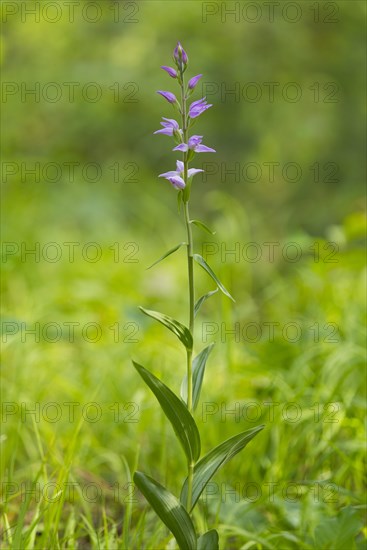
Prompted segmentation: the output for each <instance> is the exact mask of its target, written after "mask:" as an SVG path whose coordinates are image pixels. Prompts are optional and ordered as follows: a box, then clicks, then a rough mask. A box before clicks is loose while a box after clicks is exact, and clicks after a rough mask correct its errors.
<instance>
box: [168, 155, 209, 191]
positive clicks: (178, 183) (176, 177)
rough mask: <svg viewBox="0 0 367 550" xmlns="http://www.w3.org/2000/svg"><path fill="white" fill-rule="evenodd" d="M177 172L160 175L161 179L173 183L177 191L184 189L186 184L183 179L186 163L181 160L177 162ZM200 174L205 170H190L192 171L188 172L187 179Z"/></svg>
mask: <svg viewBox="0 0 367 550" xmlns="http://www.w3.org/2000/svg"><path fill="white" fill-rule="evenodd" d="M176 168H177V170H176V171H173V170H172V171H171V172H164V174H159V176H158V177H159V178H166V180H168V181H169V182H170V183H172V185H173V187H175V188H176V189H184V188H185V186H186V184H185V180H184V179H183V178H182V175H183V173H184V163H183V162H182V161H181V160H178V161H176ZM199 172H204V170H200V169H199V168H190V170H188V171H187V177H188V178H191V177H192V176H194V175H195V174H198V173H199Z"/></svg>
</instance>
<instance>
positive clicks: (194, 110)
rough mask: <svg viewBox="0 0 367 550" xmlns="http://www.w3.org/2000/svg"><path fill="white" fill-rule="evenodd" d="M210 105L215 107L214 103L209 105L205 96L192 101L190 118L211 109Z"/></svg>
mask: <svg viewBox="0 0 367 550" xmlns="http://www.w3.org/2000/svg"><path fill="white" fill-rule="evenodd" d="M158 93H159V92H158ZM209 107H213V105H212V104H210V105H208V102H207V101H205V97H203V98H202V99H198V101H194V103H191V105H190V109H189V116H190V118H196V117H198V116H199V115H201V113H203V112H204V111H206V110H207V109H209Z"/></svg>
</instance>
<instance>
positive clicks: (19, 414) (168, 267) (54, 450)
mask: <svg viewBox="0 0 367 550" xmlns="http://www.w3.org/2000/svg"><path fill="white" fill-rule="evenodd" d="M15 198H16V195H15ZM96 200H98V197H97V198H96ZM10 204H12V203H10ZM92 204H93V202H92V201H91V205H92ZM107 204H108V203H107ZM236 205H237V208H238V212H239V214H240V215H241V212H242V213H243V215H244V212H243V211H242V210H241V209H242V207H241V206H240V204H239V203H236ZM43 207H45V204H42V197H40V204H37V205H34V204H32V205H31V206H30V212H29V213H28V214H29V215H35V216H36V215H37V212H40V211H42V208H43ZM14 208H15V202H14ZM16 208H17V211H18V213H19V214H20V216H19V217H18V225H17V231H18V234H17V240H18V241H22V240H24V241H25V242H27V243H29V244H30V243H32V242H35V241H37V240H40V241H41V240H42V242H50V241H53V240H55V241H57V242H59V243H63V242H67V241H80V242H82V243H85V242H92V241H96V242H99V243H100V245H101V247H102V250H103V257H104V259H103V260H102V261H100V262H97V263H95V264H93V263H89V262H86V261H84V260H83V258H80V255H79V256H77V257H76V260H75V262H74V263H70V262H68V261H63V260H61V261H59V262H57V263H49V262H45V261H40V262H39V263H36V262H34V261H32V259H29V258H28V260H27V261H26V262H22V261H21V259H20V258H19V256H16V255H15V256H12V257H11V258H10V259H9V258H8V259H7V261H6V262H5V263H4V264H3V265H4V269H5V277H4V279H3V311H2V313H3V321H6V322H18V323H20V322H23V323H26V324H27V326H28V328H32V327H33V328H34V324H35V323H36V322H39V323H40V324H41V325H42V326H44V325H45V324H46V323H52V322H54V323H55V322H56V323H59V324H60V325H61V324H62V323H67V322H70V321H74V322H78V323H80V325H78V326H77V328H76V330H75V341H74V342H69V341H68V333H67V334H66V336H65V335H64V336H63V337H62V338H60V339H59V341H56V342H55V343H52V342H48V341H45V338H42V336H41V338H40V341H39V342H37V341H35V336H34V334H32V333H29V334H27V335H26V337H25V341H23V342H22V339H21V333H20V332H18V333H17V334H15V335H12V336H11V335H7V336H4V337H3V338H4V341H3V379H2V402H3V432H2V439H1V444H2V464H1V479H2V534H1V537H2V548H4V549H7V548H9V549H10V548H12V549H17V550H18V549H19V548H22V549H23V548H24V549H42V548H55V549H59V548H60V549H61V548H62V549H64V548H65V549H66V548H72V549H74V548H80V549H83V548H98V549H113V550H115V549H116V550H117V549H122V548H129V549H137V550H140V549H142V548H147V549H150V548H152V549H153V548H154V549H155V548H157V549H158V548H159V549H163V548H166V547H167V544H172V543H170V542H169V540H170V537H169V535H168V532H167V531H166V529H165V528H164V527H163V526H161V525H160V524H159V522H158V521H157V519H156V517H155V515H154V513H153V512H152V511H151V510H149V509H148V508H147V506H146V503H145V501H144V499H143V498H142V496H141V495H140V494H138V492H137V491H135V489H134V487H133V485H132V483H131V476H132V472H133V471H134V470H135V468H136V467H137V466H138V467H139V469H141V470H143V471H145V472H147V473H148V474H150V475H152V476H154V477H155V478H156V479H159V480H160V481H161V482H162V483H164V484H166V485H167V486H168V487H169V488H170V489H171V490H172V492H174V493H177V492H178V490H179V486H180V483H181V482H182V479H183V477H184V476H185V461H184V457H183V456H182V453H181V449H179V448H178V446H177V442H176V440H175V438H174V435H173V433H172V431H171V427H170V426H169V425H167V423H166V421H165V419H163V418H162V413H161V412H160V410H159V406H158V404H157V403H156V402H155V400H154V397H153V396H152V395H151V394H150V393H149V392H148V390H147V389H146V388H144V387H143V386H142V384H141V382H140V380H139V379H138V376H137V374H136V372H135V370H134V369H133V367H132V364H131V359H132V358H133V359H135V360H138V361H139V362H140V363H141V364H143V365H146V366H147V367H149V368H150V369H151V370H152V371H153V372H154V373H155V374H157V375H159V376H160V377H162V378H163V379H164V380H165V382H166V383H167V384H168V385H169V386H171V387H172V388H173V389H174V390H175V391H178V384H179V380H180V379H181V376H182V375H183V373H184V365H185V358H184V354H183V352H182V351H181V350H180V349H178V347H177V345H176V341H175V337H174V335H170V334H169V333H167V331H165V330H164V329H163V327H161V326H159V325H157V324H154V323H153V322H152V321H151V320H149V319H148V318H146V317H144V316H143V315H142V314H140V312H139V311H138V308H137V306H138V305H143V306H146V307H149V308H152V309H158V310H159V309H160V310H163V311H167V313H168V314H175V316H176V318H178V319H182V320H184V319H185V318H186V315H187V309H186V306H185V299H186V297H185V295H184V293H183V292H182V291H181V287H185V276H186V272H185V269H184V267H183V266H184V255H183V254H182V256H179V254H180V253H179V252H178V253H177V254H178V255H177V257H175V258H173V257H172V258H170V259H167V260H165V263H162V264H161V265H160V266H157V267H155V268H154V269H153V270H152V271H145V269H144V268H145V266H147V265H149V264H150V263H152V261H154V259H156V258H158V257H159V256H160V255H161V254H162V253H163V252H164V250H165V249H167V248H168V247H169V246H173V245H174V244H175V242H180V233H179V231H180V227H178V228H177V229H173V230H172V231H171V232H170V234H169V235H167V234H166V233H165V232H164V230H163V229H160V230H159V231H157V233H156V238H155V239H154V241H151V240H148V233H147V231H146V228H144V227H142V228H141V229H140V230H139V226H138V225H137V224H135V225H134V227H132V228H131V231H130V230H129V231H128V232H127V233H126V232H125V233H124V235H123V239H122V242H123V243H129V242H137V243H138V244H139V254H138V259H139V261H138V262H137V263H124V262H119V263H115V262H114V261H113V253H112V251H111V250H109V246H111V244H112V243H114V242H115V241H117V240H119V238H120V232H121V227H120V224H119V222H118V221H117V220H118V218H113V219H110V221H109V223H108V225H107V227H106V231H105V233H104V234H103V235H102V236H101V234H100V231H99V229H97V228H93V227H91V226H88V227H87V228H86V227H83V225H82V224H81V225H79V226H78V223H77V222H75V225H74V226H72V227H67V226H66V225H65V226H63V225H62V224H61V217H60V214H58V215H57V214H55V215H56V216H58V218H57V219H58V221H59V226H58V227H57V229H55V226H54V225H53V224H52V223H51V221H50V220H51V217H50V219H49V220H46V221H45V223H44V225H43V226H42V228H38V229H37V227H31V228H30V227H29V225H28V223H25V222H24V221H23V222H22V221H21V220H24V219H26V218H25V217H22V214H24V212H25V208H26V205H25V204H24V205H21V206H19V204H18V205H17V206H16ZM54 208H55V212H56V203H55V207H54ZM147 208H148V207H147ZM159 208H162V209H163V210H164V209H165V207H164V206H161V205H160V206H158V205H154V211H155V213H156V215H157V216H162V212H160V211H159ZM165 213H166V216H167V222H168V223H171V222H172V224H173V220H174V218H175V215H176V214H175V212H174V211H172V212H170V211H166V212H165ZM227 214H228V215H229V212H227ZM232 215H233V210H232ZM142 216H143V213H142ZM225 216H226V211H223V212H221V213H220V214H217V215H216V214H215V212H213V219H212V225H213V226H214V227H215V228H217V229H218V232H219V235H216V236H215V237H213V239H210V240H213V241H215V240H216V239H217V240H218V242H221V241H225V242H229V243H230V242H231V239H232V240H233V239H234V240H240V239H241V237H240V236H239V234H238V233H237V235H236V229H235V227H236V226H235V224H234V229H233V230H232V232H228V231H227V232H224V231H223V230H222V228H221V217H223V218H222V219H224V218H225ZM362 221H363V220H362V218H361V216H360V215H357V214H356V215H355V216H354V217H350V218H348V219H347V220H346V222H345V224H344V226H343V227H339V230H338V231H339V235H341V236H342V238H341V239H340V252H339V253H338V255H337V259H338V262H337V263H335V264H332V263H325V262H324V261H323V260H322V258H320V261H319V262H317V263H316V262H315V261H314V258H313V257H312V255H310V253H309V250H308V249H309V246H310V245H312V243H314V242H315V240H316V239H314V238H311V237H308V236H307V235H303V236H302V239H301V237H297V238H298V242H302V246H303V248H304V251H305V254H304V255H303V258H302V260H300V261H299V262H297V263H294V264H292V263H289V262H288V263H287V262H284V260H282V258H277V259H276V261H274V262H262V263H261V264H260V265H259V264H251V263H248V262H247V263H236V262H234V261H233V258H232V261H231V259H230V258H229V261H228V263H226V264H222V263H221V262H220V258H219V257H218V256H213V257H212V258H208V261H209V260H210V263H211V265H212V266H213V267H214V266H216V267H217V270H218V271H219V272H220V275H221V277H223V280H224V282H225V284H226V286H228V288H229V289H230V291H231V293H232V294H233V295H234V296H235V297H236V300H237V301H236V304H235V305H234V306H232V305H231V304H230V303H228V302H229V301H228V302H227V301H226V298H225V297H223V298H222V297H220V296H219V295H215V296H213V297H212V298H211V299H210V300H209V301H208V302H207V303H206V304H205V306H204V307H203V309H202V317H201V319H200V320H199V322H198V325H197V334H196V341H197V347H198V350H197V351H199V349H200V348H201V347H204V342H203V343H202V344H201V343H200V342H201V340H202V332H201V330H202V326H201V323H200V321H202V322H215V323H217V324H218V332H217V333H215V334H214V335H213V337H212V338H211V339H209V341H211V340H213V341H216V346H215V348H214V351H213V353H212V356H211V357H210V359H209V361H208V367H207V373H206V384H204V389H203V394H202V405H201V406H200V405H199V408H198V412H197V415H196V418H197V423H198V425H199V429H200V432H201V434H202V439H203V450H204V452H205V451H207V450H209V449H210V448H212V447H213V446H215V445H216V444H218V443H219V442H220V441H222V440H223V439H225V438H226V437H230V436H231V435H234V434H235V433H237V432H239V431H242V430H244V429H247V428H251V427H254V426H255V425H257V424H261V423H265V424H266V428H265V430H264V431H263V432H261V434H260V435H258V436H257V437H256V438H255V439H254V440H253V441H252V442H251V443H250V444H249V446H248V448H247V449H246V450H245V451H244V452H243V454H242V455H241V454H240V455H238V456H237V457H236V458H235V459H234V460H233V462H231V463H230V464H228V465H227V466H226V467H225V469H223V471H221V472H220V473H219V474H218V475H217V477H216V478H215V479H214V482H215V484H213V485H210V486H209V489H208V491H207V493H206V494H205V495H204V498H203V499H202V502H201V504H200V506H199V511H197V512H196V514H195V521H196V523H197V526H198V528H199V530H200V531H203V530H204V529H205V528H206V527H207V526H208V527H213V526H217V528H218V530H219V533H220V548H226V549H240V548H241V549H252V548H257V549H269V550H270V549H272V548H279V549H282V550H283V549H296V548H304V549H317V550H319V549H320V548H323V549H325V550H326V549H330V550H335V549H337V548H340V549H342V548H346V547H348V548H355V549H357V548H358V549H359V548H363V547H364V543H365V531H363V512H364V505H365V502H364V499H363V487H364V471H363V460H364V446H363V436H364V426H363V419H364V413H365V401H364V397H365V396H364V392H363V388H364V385H365V379H364V371H363V364H364V339H363V301H364V283H363V281H364V267H363V252H362V249H361V248H360V239H361V237H362V236H363V227H362ZM351 228H352V229H353V230H351ZM13 229H14V228H13V227H12V225H11V224H10V227H9V237H8V238H7V239H5V240H6V241H12V240H15V239H14V238H13V237H12V231H13ZM41 230H42V235H47V234H49V235H52V236H51V237H50V238H49V239H47V241H46V240H45V238H44V237H43V239H41ZM200 238H201V237H199V233H197V240H198V244H197V250H198V252H201V250H200ZM292 240H296V239H295V238H294V237H292V236H290V237H289V238H287V241H292ZM319 242H320V244H321V245H322V243H323V241H322V240H321V239H320V240H319ZM307 250H308V253H306V251H307ZM128 252H129V251H128ZM199 273H200V272H199V270H198V279H199V285H200V287H201V288H202V289H203V290H205V289H207V288H208V285H210V280H209V279H208V278H207V276H206V275H205V274H204V273H203V274H200V275H199ZM260 273H261V275H260ZM177 312H178V313H179V314H177ZM270 321H271V322H277V323H280V327H283V326H284V325H285V324H287V323H291V322H293V323H297V326H299V327H300V328H301V336H300V338H299V339H298V340H297V342H292V341H290V338H288V339H287V338H284V336H283V335H282V332H281V330H275V331H274V339H273V341H272V342H271V341H269V338H267V337H266V332H265V331H264V330H263V335H262V337H261V338H259V339H258V341H256V342H249V341H244V339H243V337H242V336H241V338H240V341H239V342H236V341H235V336H234V335H233V334H232V335H231V334H229V333H228V334H227V335H225V334H224V336H223V335H222V337H221V328H220V327H221V325H220V324H221V323H225V328H226V329H233V327H234V326H235V324H236V323H239V324H240V327H244V326H246V325H247V324H248V323H257V324H259V325H260V326H262V327H263V329H264V324H263V323H266V322H270ZM92 322H93V323H97V324H98V325H99V326H100V327H101V328H102V337H101V339H100V340H99V341H98V342H96V343H90V342H88V341H85V339H83V334H82V331H81V327H82V326H85V325H86V324H87V323H92ZM114 323H119V325H120V333H121V334H120V341H119V342H115V341H114V333H113V331H112V329H109V327H110V326H112V325H114ZM126 323H136V326H137V327H138V331H137V333H136V334H135V335H134V336H133V338H136V339H137V340H138V341H137V342H135V343H134V342H131V343H130V342H129V338H130V339H131V337H129V334H130V331H131V327H132V328H133V329H134V330H135V325H131V326H126ZM327 323H329V325H328V326H327V328H326V329H325V328H324V325H326V324H327ZM330 323H333V324H332V325H331V324H330ZM3 326H4V325H3ZM63 326H67V325H63ZM317 326H318V327H319V333H317V332H315V331H316V328H315V327H317ZM124 327H125V328H124ZM310 327H311V328H310ZM330 327H332V328H335V327H336V331H335V334H334V333H333V334H332V335H331V336H330ZM53 335H54V333H52V331H51V330H50V333H48V336H47V337H48V339H51V338H52V337H53ZM89 338H93V333H92V332H91V333H90V334H89ZM315 339H316V340H317V341H315ZM5 340H6V341H5ZM124 340H125V341H124ZM330 340H335V341H330ZM269 402H273V403H278V404H279V405H276V406H275V407H274V416H273V417H271V416H270V413H269V405H264V403H269ZM9 403H10V405H9ZM70 403H74V404H75V405H74V407H75V408H74V417H72V415H71V408H72V405H70ZM93 403H94V405H93ZM213 403H214V404H215V405H213ZM251 403H252V404H254V403H255V404H256V406H254V405H253V406H252V409H251V405H250V404H251ZM292 403H296V404H297V409H295V408H294V406H293V405H289V404H292ZM7 404H8V405H7ZM21 404H23V405H21ZM36 404H38V405H36ZM67 404H69V405H67ZM88 404H89V405H88ZM208 404H209V405H208ZM210 404H211V405H210ZM86 405H87V407H86ZM35 406H39V407H40V409H39V410H40V414H39V416H38V417H37V416H36V415H34V414H26V415H24V411H25V408H26V407H28V408H29V409H32V408H33V409H34V408H35ZM6 407H8V408H6ZM83 407H84V409H83ZM202 407H204V409H203V408H202ZM208 407H209V408H210V407H214V409H213V408H210V409H209V410H210V411H212V413H211V414H207V416H206V417H205V415H204V412H205V411H206V412H208ZM216 407H217V408H218V410H216ZM287 407H289V408H288V409H287ZM292 407H293V408H292ZM226 410H227V411H230V410H233V411H236V414H230V413H228V414H225V412H226ZM221 411H222V413H223V415H224V416H221ZM299 412H300V416H299ZM255 413H256V414H255ZM295 413H297V415H298V416H299V418H297V419H296V421H292V420H294V415H295ZM57 415H59V417H57ZM287 415H288V416H287ZM55 418H56V421H53V420H55ZM271 487H272V488H273V489H272V490H271V491H270V488H271ZM32 491H33V493H32ZM269 491H270V493H269ZM169 547H172V546H169Z"/></svg>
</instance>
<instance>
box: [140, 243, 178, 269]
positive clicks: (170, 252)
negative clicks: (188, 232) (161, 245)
mask: <svg viewBox="0 0 367 550" xmlns="http://www.w3.org/2000/svg"><path fill="white" fill-rule="evenodd" d="M186 244H187V243H180V244H177V245H176V246H174V247H173V248H171V249H170V250H169V251H168V252H166V253H165V254H163V256H161V257H160V258H159V259H158V260H157V261H155V262H154V263H153V264H152V265H150V266H149V267H147V269H151V268H152V267H154V266H155V265H157V264H159V263H160V262H161V261H162V260H164V259H165V258H167V256H170V255H171V254H173V253H174V252H176V250H178V249H179V248H181V246H184V245H186Z"/></svg>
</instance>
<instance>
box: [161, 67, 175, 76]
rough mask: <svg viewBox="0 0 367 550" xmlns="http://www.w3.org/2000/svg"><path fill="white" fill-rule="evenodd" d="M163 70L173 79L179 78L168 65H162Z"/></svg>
mask: <svg viewBox="0 0 367 550" xmlns="http://www.w3.org/2000/svg"><path fill="white" fill-rule="evenodd" d="M161 69H163V70H164V71H166V73H168V74H169V75H170V76H171V77H172V78H177V71H176V70H175V69H173V68H172V67H167V66H166V65H162V67H161Z"/></svg>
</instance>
